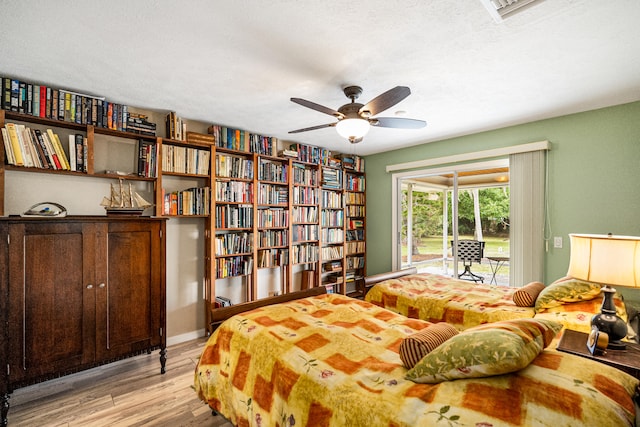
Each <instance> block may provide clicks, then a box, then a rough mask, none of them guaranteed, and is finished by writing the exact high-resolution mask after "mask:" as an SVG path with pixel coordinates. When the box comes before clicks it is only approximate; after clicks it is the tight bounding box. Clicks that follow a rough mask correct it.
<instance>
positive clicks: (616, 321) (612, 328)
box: [591, 286, 627, 350]
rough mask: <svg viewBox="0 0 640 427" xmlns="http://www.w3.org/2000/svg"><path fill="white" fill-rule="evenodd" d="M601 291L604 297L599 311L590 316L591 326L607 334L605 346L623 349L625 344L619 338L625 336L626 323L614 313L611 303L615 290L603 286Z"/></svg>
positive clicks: (613, 306)
mask: <svg viewBox="0 0 640 427" xmlns="http://www.w3.org/2000/svg"><path fill="white" fill-rule="evenodd" d="M602 293H603V294H604V298H603V300H602V308H601V312H600V313H599V314H596V315H595V316H593V317H592V318H591V326H595V327H597V328H598V331H600V332H606V333H607V335H609V345H608V346H607V348H609V349H612V350H624V349H625V347H626V346H625V344H624V343H623V342H621V341H620V340H621V339H623V338H625V337H626V336H627V324H626V323H625V321H624V320H622V319H621V318H620V317H618V316H617V315H616V307H615V305H614V303H613V295H615V293H616V290H615V289H613V288H611V287H609V286H605V287H603V288H602Z"/></svg>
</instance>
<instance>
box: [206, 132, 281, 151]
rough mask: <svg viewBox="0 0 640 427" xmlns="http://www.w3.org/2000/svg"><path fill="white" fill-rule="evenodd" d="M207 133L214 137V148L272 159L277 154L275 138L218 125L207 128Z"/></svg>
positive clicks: (276, 140)
mask: <svg viewBox="0 0 640 427" xmlns="http://www.w3.org/2000/svg"><path fill="white" fill-rule="evenodd" d="M208 132H209V133H210V134H211V135H213V136H214V140H215V145H216V147H221V148H227V149H230V150H236V151H245V152H249V153H257V154H263V155H267V156H273V157H275V156H277V153H278V139H277V138H275V137H271V136H263V135H258V134H255V133H251V132H249V131H245V130H242V129H233V128H230V127H226V126H220V125H211V126H209V128H208Z"/></svg>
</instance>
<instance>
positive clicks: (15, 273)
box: [8, 220, 95, 383]
mask: <svg viewBox="0 0 640 427" xmlns="http://www.w3.org/2000/svg"><path fill="white" fill-rule="evenodd" d="M9 236H10V237H9V306H10V307H11V310H10V311H9V316H8V317H9V366H10V368H9V370H10V372H9V380H10V382H12V383H13V382H19V381H23V380H28V379H30V378H35V377H39V376H46V375H48V374H52V373H57V372H64V371H65V370H69V369H73V368H74V367H77V366H79V365H83V364H88V363H91V362H93V360H94V356H95V353H94V348H95V292H94V291H93V282H92V278H93V266H92V264H91V263H90V262H87V260H86V257H87V256H91V254H92V252H93V248H94V240H93V232H92V229H91V226H87V225H85V224H83V223H82V222H64V223H58V222H56V221H55V220H50V221H45V222H43V221H37V222H36V221H34V222H29V221H25V222H23V223H17V224H10V225H9Z"/></svg>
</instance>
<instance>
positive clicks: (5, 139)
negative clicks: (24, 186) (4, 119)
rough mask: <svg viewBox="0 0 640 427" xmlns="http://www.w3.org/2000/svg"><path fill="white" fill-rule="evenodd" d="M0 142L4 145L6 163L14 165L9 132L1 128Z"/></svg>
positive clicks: (14, 160)
mask: <svg viewBox="0 0 640 427" xmlns="http://www.w3.org/2000/svg"><path fill="white" fill-rule="evenodd" d="M2 141H3V143H4V155H5V157H6V158H7V162H8V163H9V164H10V165H15V164H16V158H15V156H14V155H13V149H12V148H11V140H10V139H9V132H8V131H7V128H2Z"/></svg>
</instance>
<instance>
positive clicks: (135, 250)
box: [96, 221, 164, 360]
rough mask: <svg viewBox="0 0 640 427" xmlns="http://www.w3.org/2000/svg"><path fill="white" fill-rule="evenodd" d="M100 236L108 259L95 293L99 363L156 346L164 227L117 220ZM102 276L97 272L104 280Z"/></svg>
mask: <svg viewBox="0 0 640 427" xmlns="http://www.w3.org/2000/svg"><path fill="white" fill-rule="evenodd" d="M107 225H108V230H106V231H104V232H100V233H98V241H99V242H103V245H104V247H105V248H106V252H105V254H106V256H105V257H104V258H103V259H102V260H100V261H99V263H98V265H97V271H98V272H102V277H100V279H99V285H98V289H97V292H96V296H97V302H96V310H97V316H96V341H97V342H96V352H97V358H98V359H99V360H106V359H111V358H115V357H120V356H122V355H125V354H129V353H132V352H137V351H141V350H144V349H148V348H150V347H151V346H157V345H159V344H160V342H161V337H162V334H163V333H164V331H162V330H161V319H162V316H161V313H160V311H161V307H160V304H161V303H162V304H164V298H160V293H161V286H162V280H161V278H162V276H161V272H162V269H163V264H162V263H163V259H162V254H161V247H160V242H161V239H160V223H159V222H157V221H149V222H145V221H136V222H133V221H131V222H128V221H114V222H109V223H108V224H105V226H107ZM100 274H101V273H98V276H100Z"/></svg>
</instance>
